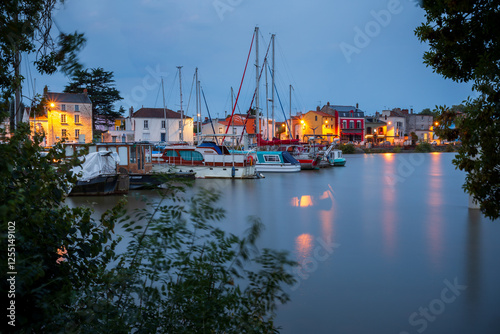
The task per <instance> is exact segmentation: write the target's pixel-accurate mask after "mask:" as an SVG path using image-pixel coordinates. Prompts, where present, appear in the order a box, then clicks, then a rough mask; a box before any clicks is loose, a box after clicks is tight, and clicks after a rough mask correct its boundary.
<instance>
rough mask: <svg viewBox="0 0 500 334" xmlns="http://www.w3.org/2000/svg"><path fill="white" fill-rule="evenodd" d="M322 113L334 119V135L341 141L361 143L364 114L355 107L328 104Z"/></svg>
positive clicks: (363, 130) (363, 132)
mask: <svg viewBox="0 0 500 334" xmlns="http://www.w3.org/2000/svg"><path fill="white" fill-rule="evenodd" d="M321 111H322V112H325V113H327V114H330V115H332V116H334V117H335V126H336V128H335V133H336V134H337V135H338V136H339V138H340V140H341V141H344V142H346V141H357V142H362V141H363V140H364V134H365V113H364V111H362V110H361V109H359V108H358V104H356V106H355V107H354V106H342V105H331V104H330V102H328V103H327V104H326V105H325V106H323V108H321Z"/></svg>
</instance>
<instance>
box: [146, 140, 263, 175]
mask: <svg viewBox="0 0 500 334" xmlns="http://www.w3.org/2000/svg"><path fill="white" fill-rule="evenodd" d="M255 160H256V155H255V153H254V152H249V153H241V154H236V153H230V152H229V150H228V149H227V147H225V146H220V145H217V144H215V143H214V142H203V143H201V144H200V145H198V146H191V145H170V146H166V147H165V149H164V150H163V154H162V156H161V157H160V159H159V162H158V163H154V164H153V172H157V173H171V172H176V173H184V172H190V173H193V172H194V173H195V177H196V178H199V179H204V178H236V179H254V178H258V174H257V172H256V168H255Z"/></svg>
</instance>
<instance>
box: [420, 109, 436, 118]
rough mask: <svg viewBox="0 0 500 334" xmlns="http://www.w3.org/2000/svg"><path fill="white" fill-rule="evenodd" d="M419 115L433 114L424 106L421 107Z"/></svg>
mask: <svg viewBox="0 0 500 334" xmlns="http://www.w3.org/2000/svg"><path fill="white" fill-rule="evenodd" d="M420 115H431V116H435V115H434V113H433V112H432V111H431V109H429V108H425V109H422V111H421V112H420Z"/></svg>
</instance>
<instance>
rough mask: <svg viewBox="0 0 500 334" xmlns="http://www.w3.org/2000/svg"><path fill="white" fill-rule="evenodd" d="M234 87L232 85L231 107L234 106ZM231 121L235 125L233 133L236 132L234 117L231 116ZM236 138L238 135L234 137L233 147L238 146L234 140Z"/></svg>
mask: <svg viewBox="0 0 500 334" xmlns="http://www.w3.org/2000/svg"><path fill="white" fill-rule="evenodd" d="M233 94H234V92H233V87H231V108H232V106H233V105H234V99H233ZM231 123H232V125H233V135H234V134H236V128H235V127H234V118H233V117H231ZM235 139H236V137H233V147H234V146H236V143H235V142H234V140H235Z"/></svg>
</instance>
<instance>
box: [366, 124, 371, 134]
mask: <svg viewBox="0 0 500 334" xmlns="http://www.w3.org/2000/svg"><path fill="white" fill-rule="evenodd" d="M366 134H367V135H371V134H372V128H371V127H370V126H369V127H367V128H366Z"/></svg>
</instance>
